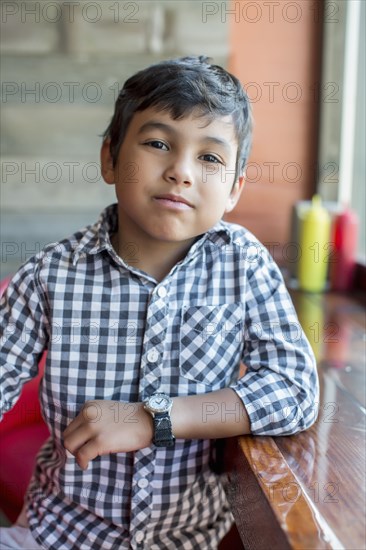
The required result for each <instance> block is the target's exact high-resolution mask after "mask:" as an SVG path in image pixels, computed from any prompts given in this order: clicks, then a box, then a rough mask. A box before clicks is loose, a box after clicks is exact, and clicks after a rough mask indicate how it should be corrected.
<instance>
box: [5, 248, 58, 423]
mask: <svg viewBox="0 0 366 550" xmlns="http://www.w3.org/2000/svg"><path fill="white" fill-rule="evenodd" d="M36 267H37V261H36V257H34V258H32V259H31V260H29V261H28V262H26V263H25V264H24V265H23V266H22V267H21V268H20V269H19V271H18V272H17V273H16V275H15V276H14V277H13V279H12V280H11V281H10V283H9V285H8V287H7V288H6V290H5V292H4V294H3V296H2V298H1V301H0V364H1V372H0V418H2V416H3V414H4V413H5V412H7V411H9V410H10V409H11V408H12V407H13V406H14V405H15V403H16V401H17V399H18V397H19V395H20V393H21V389H22V387H23V384H24V383H25V382H26V381H27V380H29V379H31V378H34V377H35V376H36V375H37V373H38V362H39V359H40V356H41V354H42V352H43V351H44V350H45V349H46V347H47V340H48V330H47V317H46V315H45V313H44V309H43V307H42V299H41V297H40V293H39V291H37V285H36V280H37V273H36Z"/></svg>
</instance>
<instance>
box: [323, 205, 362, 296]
mask: <svg viewBox="0 0 366 550" xmlns="http://www.w3.org/2000/svg"><path fill="white" fill-rule="evenodd" d="M357 233H358V218H357V215H356V213H355V212H353V211H352V210H351V209H349V208H345V210H344V211H343V212H341V213H340V214H338V215H337V216H336V218H335V220H334V224H333V235H332V242H333V252H332V255H331V258H330V272H329V279H330V288H331V290H350V289H351V288H352V282H353V277H354V273H355V267H356V249H357Z"/></svg>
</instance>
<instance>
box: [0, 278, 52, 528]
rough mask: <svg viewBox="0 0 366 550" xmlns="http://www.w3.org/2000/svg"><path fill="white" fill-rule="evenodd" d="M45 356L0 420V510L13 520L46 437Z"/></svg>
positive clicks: (1, 284) (0, 290)
mask: <svg viewBox="0 0 366 550" xmlns="http://www.w3.org/2000/svg"><path fill="white" fill-rule="evenodd" d="M9 281H10V277H8V278H7V279H4V280H3V281H1V282H0V296H1V295H2V294H3V292H4V290H5V289H6V287H7V285H8V283H9ZM45 359H46V353H44V354H43V356H42V359H41V361H40V363H39V373H38V375H37V377H36V378H33V379H32V380H31V381H30V382H28V383H27V384H25V385H24V386H23V390H22V393H21V395H20V397H19V399H18V401H17V403H16V404H15V406H14V407H13V408H12V409H11V411H9V412H7V413H5V415H4V417H3V420H2V422H0V457H1V458H0V495H1V497H0V509H1V511H2V512H3V513H4V515H5V516H6V517H7V518H8V519H9V521H10V522H12V523H13V522H14V521H15V520H16V519H17V517H18V515H19V513H20V511H21V509H22V507H23V499H24V494H25V491H26V489H27V486H28V483H29V481H30V478H31V475H32V471H33V468H34V464H35V456H36V454H37V452H38V450H39V448H40V447H41V445H42V443H43V442H44V441H45V440H46V439H47V437H48V436H49V430H48V428H47V426H46V424H45V422H44V420H43V418H42V416H41V410H40V404H39V399H38V387H39V382H40V379H41V378H42V375H43V370H44V363H45Z"/></svg>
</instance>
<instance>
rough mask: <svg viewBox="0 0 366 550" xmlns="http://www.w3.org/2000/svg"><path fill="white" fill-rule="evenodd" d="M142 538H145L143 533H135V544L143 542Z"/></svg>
mask: <svg viewBox="0 0 366 550" xmlns="http://www.w3.org/2000/svg"><path fill="white" fill-rule="evenodd" d="M144 538H145V535H144V533H143V532H142V531H137V533H136V537H135V539H136V542H137V543H139V542H142V541H143V540H144Z"/></svg>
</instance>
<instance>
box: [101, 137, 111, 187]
mask: <svg viewBox="0 0 366 550" xmlns="http://www.w3.org/2000/svg"><path fill="white" fill-rule="evenodd" d="M110 144H111V140H110V139H105V140H104V141H103V145H102V148H101V150H100V164H101V170H102V176H103V179H104V181H105V182H106V183H109V184H113V183H114V166H113V160H112V156H111V149H110Z"/></svg>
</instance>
